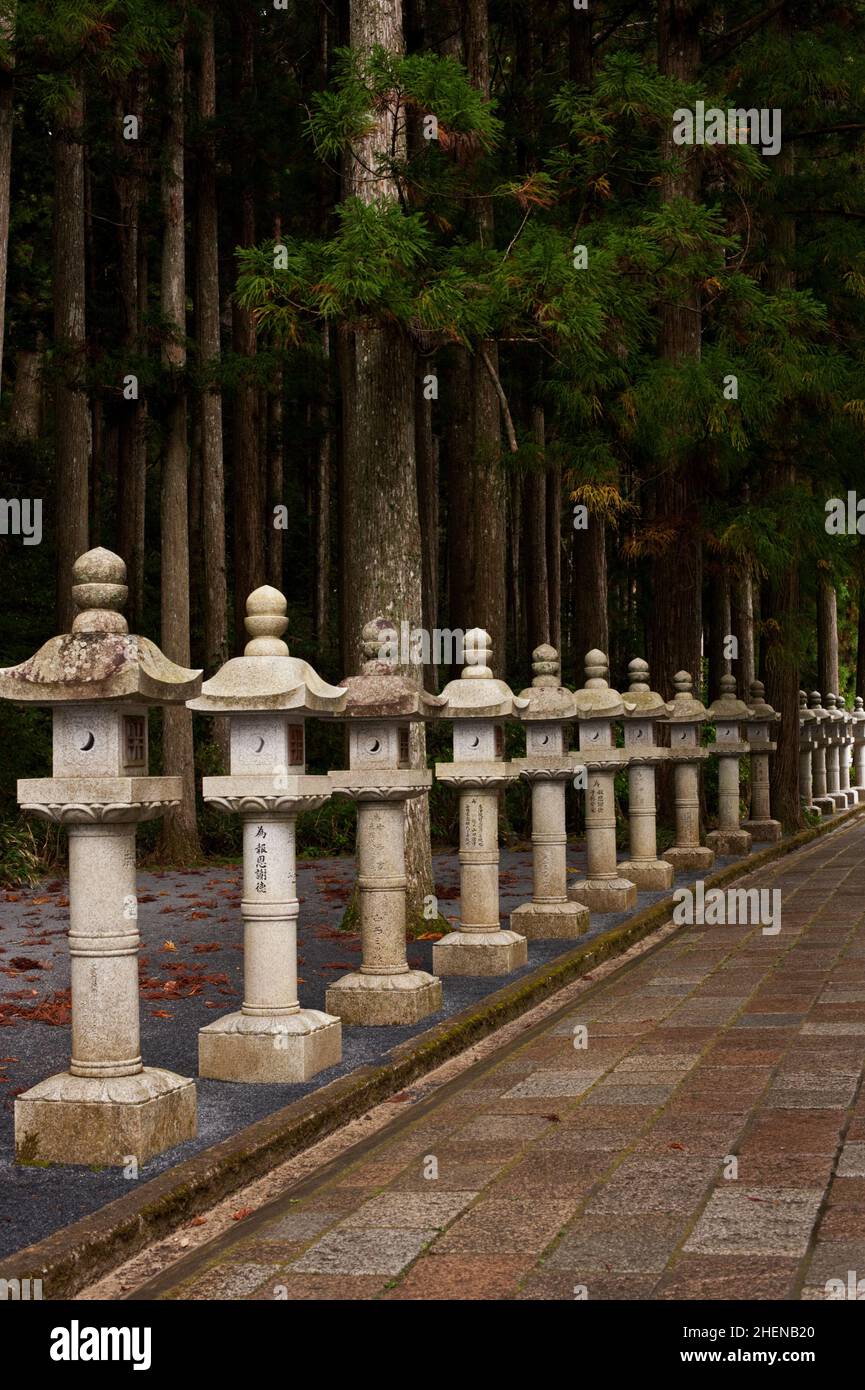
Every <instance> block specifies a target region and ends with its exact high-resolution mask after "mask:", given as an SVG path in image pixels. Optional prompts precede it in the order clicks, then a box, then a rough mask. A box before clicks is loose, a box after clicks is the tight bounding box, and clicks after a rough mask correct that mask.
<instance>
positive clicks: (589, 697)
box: [574, 649, 634, 719]
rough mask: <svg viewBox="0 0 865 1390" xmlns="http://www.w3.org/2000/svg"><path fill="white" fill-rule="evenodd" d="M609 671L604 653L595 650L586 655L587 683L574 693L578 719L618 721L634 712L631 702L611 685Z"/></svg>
mask: <svg viewBox="0 0 865 1390" xmlns="http://www.w3.org/2000/svg"><path fill="white" fill-rule="evenodd" d="M609 670H610V668H609V664H608V662H607V658H606V656H605V655H604V653H603V652H601V651H598V650H597V649H593V650H592V651H590V652H587V653H586V683H585V685H583V686H581V687H580V689H579V690H575V691H574V700H575V702H576V706H577V718H578V719H616V718H618V717H619V716H620V715H623V714H625V713H626V712H627V713H631V712H632V711H633V709H634V706H633V705H632V704H631V702H630V700H629V699H626V698H625V697H624V696H622V695H620V694H619V692H618V690H613V688H612V686H611V685H610V684H609V681H608V680H607V677H608V675H609Z"/></svg>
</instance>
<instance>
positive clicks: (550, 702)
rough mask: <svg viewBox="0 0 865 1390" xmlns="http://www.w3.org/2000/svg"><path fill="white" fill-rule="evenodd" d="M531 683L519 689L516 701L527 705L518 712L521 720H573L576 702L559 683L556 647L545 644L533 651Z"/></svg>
mask: <svg viewBox="0 0 865 1390" xmlns="http://www.w3.org/2000/svg"><path fill="white" fill-rule="evenodd" d="M532 672H533V676H532V683H531V685H530V686H528V687H527V688H526V689H525V690H521V691H520V693H519V695H518V697H517V698H518V699H520V700H525V701H526V702H527V705H526V708H525V709H522V710H520V712H519V717H520V719H522V720H524V721H528V722H533V721H535V720H537V721H539V722H543V721H545V720H547V721H549V720H568V719H575V718H576V715H577V703H576V700H575V699H574V694H573V691H571V690H568V689H567V687H566V686H563V685H562V683H561V663H560V661H559V654H558V652H557V651H556V649H555V647H551V646H550V645H549V644H548V643H546V642H544V643H542V644H541V646H539V647H535V650H534V651H533V652H532Z"/></svg>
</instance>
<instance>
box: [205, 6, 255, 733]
mask: <svg viewBox="0 0 865 1390" xmlns="http://www.w3.org/2000/svg"><path fill="white" fill-rule="evenodd" d="M200 42H201V67H200V72H199V79H198V82H199V86H198V115H199V118H200V120H201V123H202V126H203V138H202V141H201V145H200V148H199V150H198V190H197V191H198V200H197V204H196V209H195V229H196V244H197V257H196V304H195V309H196V327H197V336H198V353H199V362H200V365H201V368H202V371H203V373H204V384H203V386H202V388H201V394H200V397H199V403H198V404H199V418H200V429H201V513H202V540H203V543H204V667H205V670H206V672H207V673H208V674H212V672H213V671H215V670H216V669H217V668H218V667H219V666H221V665H222V664H223V663H224V662H225V661H226V660H227V658H228V584H227V579H226V557H225V461H224V455H223V434H222V390H221V387H220V385H219V381H218V379H217V374H218V371H219V362H220V357H221V345H220V335H219V208H218V201H217V182H216V136H215V134H214V130H213V123H214V121H215V119H216V55H215V47H214V22H213V5H212V3H209V4H207V6H206V7H205V8H204V10H203V14H202V20H201V39H200ZM243 597H244V598H245V595H244V596H243ZM241 607H242V608H243V607H244V605H243V603H241ZM214 735H215V737H216V741H217V743H218V744H219V746H220V748H221V750H222V753H223V759H224V760H226V759H227V754H228V748H227V741H228V721H227V720H222V719H220V720H214Z"/></svg>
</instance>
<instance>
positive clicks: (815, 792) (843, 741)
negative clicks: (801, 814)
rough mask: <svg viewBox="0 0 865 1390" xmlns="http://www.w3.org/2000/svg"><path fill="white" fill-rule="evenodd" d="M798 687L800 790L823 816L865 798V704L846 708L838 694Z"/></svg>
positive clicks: (858, 703) (860, 698) (810, 805)
mask: <svg viewBox="0 0 865 1390" xmlns="http://www.w3.org/2000/svg"><path fill="white" fill-rule="evenodd" d="M822 698H823V697H821V695H820V692H819V690H812V691H811V694H810V695H807V694H806V693H805V691H804V690H800V691H799V795H800V797H801V799H802V801H803V803H804V805H805V806H806V807H808V808H809V809H811V810H815V811H820V812H821V814H822V815H824V816H831V815H834V814H835V812H836V811H843V810H846V809H847V808H848V807H849V806H855V805H857V803H858V802H860V801H865V706H863V700H862V697H861V695H857V696H856V700H855V702H854V708H853V709H852V710H850V709H847V708H846V707H845V705H844V703H843V701H842V700H841V699H839V698H838V696H836V695H833V694H831V693H829V694H827V695H826V696H825V700H826V706H825V708H824V706H823V704H822V703H821V700H822Z"/></svg>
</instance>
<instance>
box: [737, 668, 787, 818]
mask: <svg viewBox="0 0 865 1390" xmlns="http://www.w3.org/2000/svg"><path fill="white" fill-rule="evenodd" d="M748 710H749V715H748V721H747V724H746V725H745V732H746V734H747V738H748V742H749V744H750V745H751V814H750V816H749V818H748V820H746V821H745V824H744V827H743V828H744V829H745V830H747V831H748V832H749V833H750V835H751V839H752V840H756V841H757V842H758V843H761V844H765V843H772V842H773V841H775V840H780V838H781V822H780V821H778V820H773V819H772V808H771V801H770V795H769V754H770V753H774V752H775V750H776V749H777V747H778V745H777V743H773V742H772V738H771V732H770V730H771V726H772V725H773V724H777V723H779V721H780V718H781V716H780V715H779V714H776V712H775V711H774V710H773V708H772V706H771V705H769V704H767V703H766V693H765V688H764V686H763V682H762V681H752V682H751V690H750V699H749V701H748Z"/></svg>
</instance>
